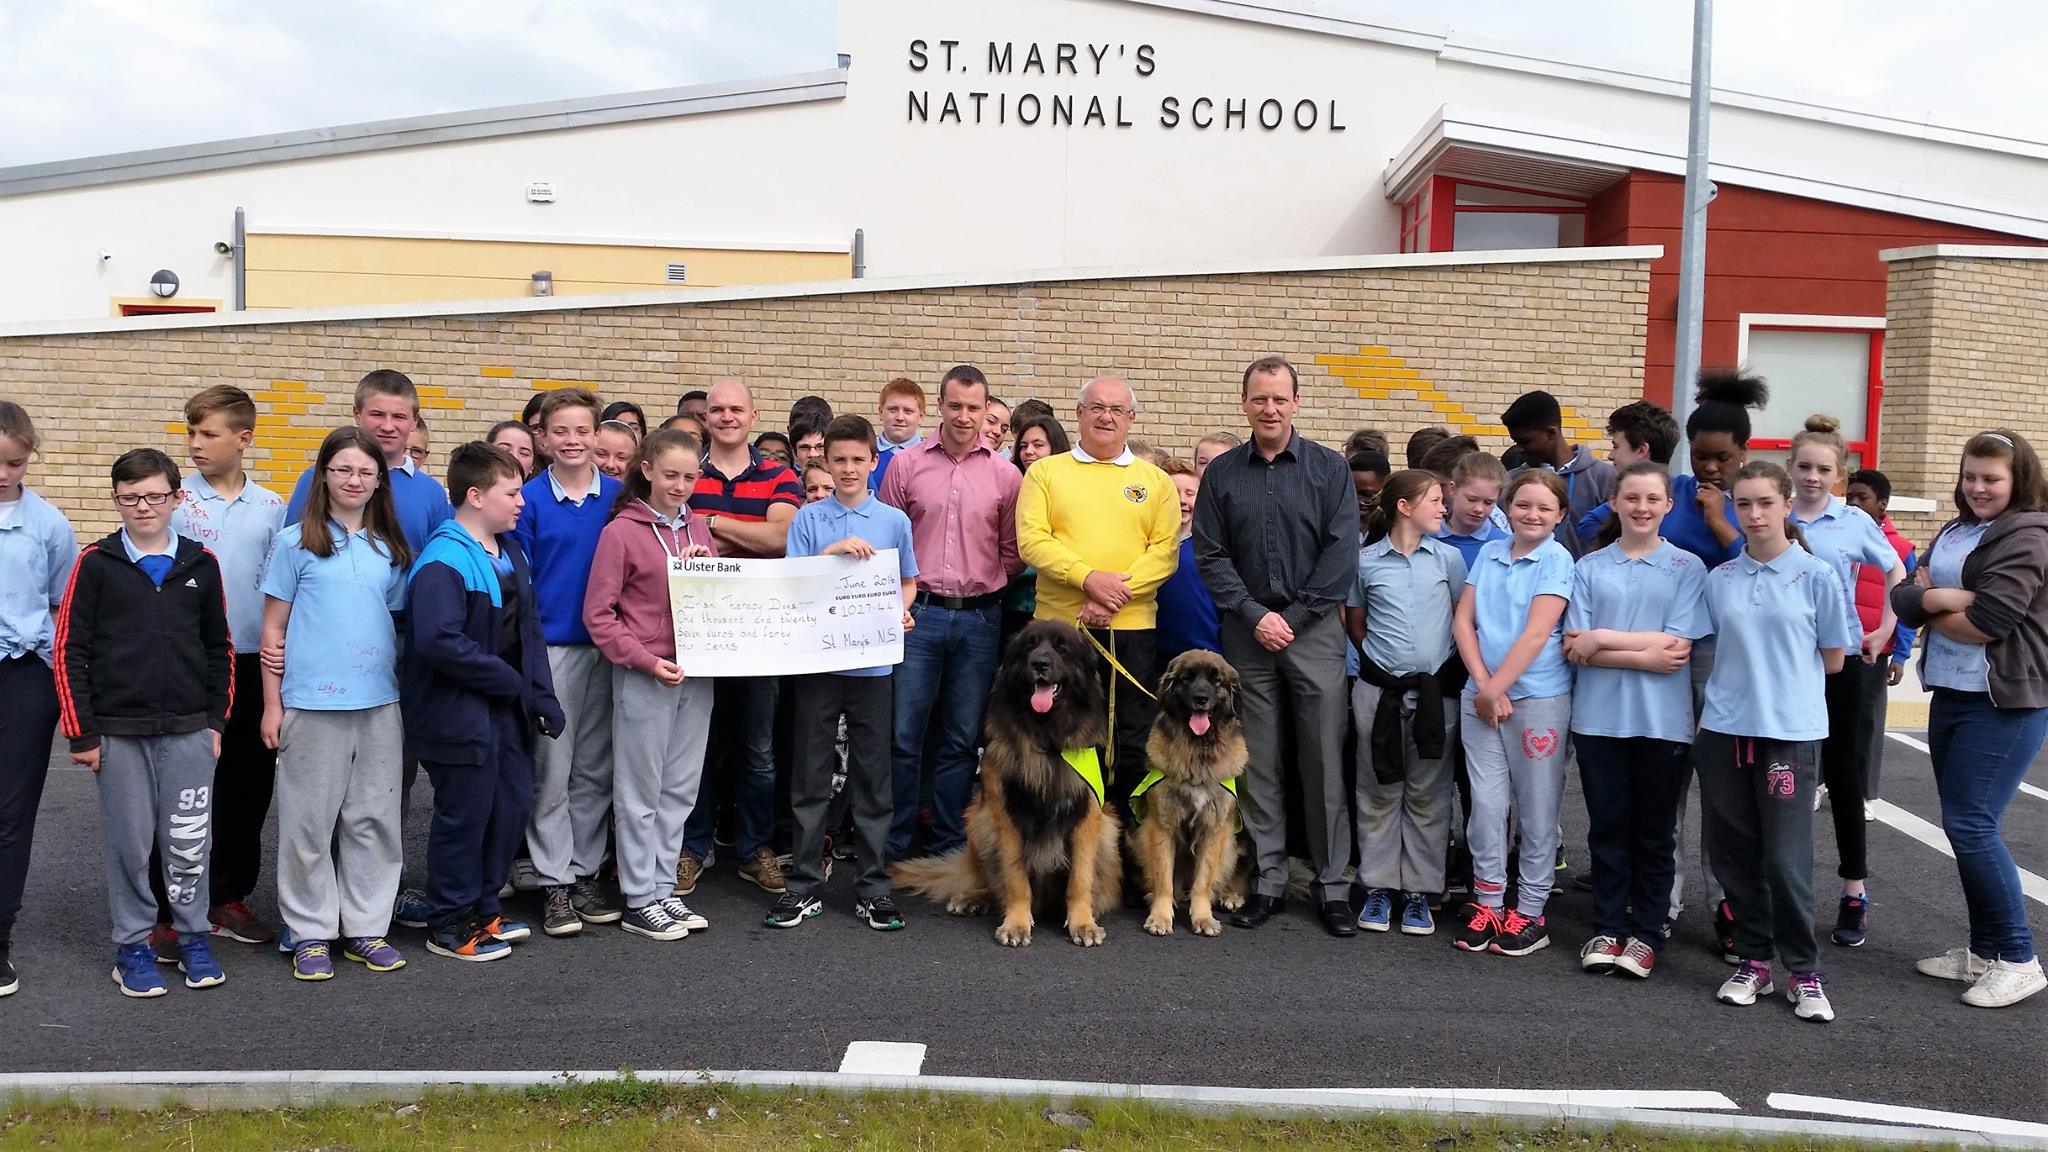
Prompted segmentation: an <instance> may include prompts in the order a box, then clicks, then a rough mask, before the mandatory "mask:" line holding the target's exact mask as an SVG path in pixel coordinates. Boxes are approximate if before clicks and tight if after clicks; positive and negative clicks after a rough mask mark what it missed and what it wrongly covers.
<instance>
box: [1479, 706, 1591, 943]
mask: <svg viewBox="0 0 2048 1152" xmlns="http://www.w3.org/2000/svg"><path fill="white" fill-rule="evenodd" d="M1475 699H1477V698H1476V697H1475V696H1473V695H1472V694H1471V693H1469V692H1468V693H1466V694H1465V695H1464V696H1463V697H1461V698H1460V699H1459V702H1458V714H1459V717H1460V720H1459V736H1460V738H1462V739H1463V740H1464V742H1465V771H1466V773H1467V774H1468V775H1470V776H1471V777H1472V813H1471V819H1470V821H1469V822H1468V823H1467V824H1466V826H1465V839H1466V840H1467V842H1469V843H1470V844H1471V845H1472V899H1473V901H1474V902H1475V903H1479V904H1485V905H1487V906H1489V907H1493V908H1498V907H1500V906H1501V901H1502V897H1503V895H1504V894H1505V892H1506V890H1507V883H1508V860H1507V852H1508V812H1509V802H1510V800H1512V801H1513V811H1514V815H1515V820H1516V823H1517V826H1518V827H1519V828H1520V830H1521V834H1522V849H1521V855H1520V858H1519V860H1518V863H1519V866H1520V867H1519V870H1518V871H1517V873H1516V876H1517V880H1518V883H1517V884H1516V887H1515V908H1516V910H1517V911H1519V912H1521V914H1522V915H1524V916H1530V917H1535V916H1541V915H1543V906H1544V905H1545V904H1547V903H1549V901H1550V886H1551V883H1552V881H1553V880H1554V879H1555V877H1556V875H1557V871H1556V869H1557V842H1558V827H1557V809H1558V805H1559V804H1561V803H1563V801H1564V776H1565V760H1566V755H1565V749H1566V747H1567V746H1568V745H1569V744H1570V740H1571V737H1570V732H1571V725H1572V698H1571V694H1570V693H1565V694H1564V695H1562V696H1532V697H1529V698H1528V699H1526V700H1516V701H1514V705H1515V711H1514V714H1513V715H1512V716H1509V717H1508V718H1507V720H1506V721H1505V722H1503V723H1502V724H1501V726H1500V727H1498V728H1495V727H1493V726H1491V725H1489V724H1487V723H1486V721H1484V720H1481V719H1480V718H1479V712H1478V710H1477V709H1476V708H1474V707H1473V701H1474V700H1475Z"/></svg>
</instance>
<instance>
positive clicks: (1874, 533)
mask: <svg viewBox="0 0 2048 1152" xmlns="http://www.w3.org/2000/svg"><path fill="white" fill-rule="evenodd" d="M1792 522H1793V523H1794V524H1797V525H1799V531H1800V532H1801V533H1802V534H1803V535H1804V536H1805V537H1806V550H1807V551H1809V552H1811V553H1813V554H1814V555H1815V556H1816V557H1818V558H1819V559H1820V560H1821V561H1822V562H1823V563H1825V564H1827V566H1828V567H1830V568H1833V569H1834V570H1835V579H1837V580H1839V581H1840V582H1841V585H1842V599H1843V600H1844V601H1845V602H1846V604H1847V609H1848V620H1849V631H1850V633H1851V634H1853V635H1854V636H1855V637H1856V639H1855V641H1854V642H1852V643H1851V644H1850V645H1849V647H1851V648H1858V647H1861V646H1862V644H1863V622H1862V621H1861V620H1859V619H1858V618H1857V616H1856V566H1857V565H1858V564H1875V565H1877V569H1878V571H1880V572H1889V571H1890V570H1891V568H1892V566H1893V565H1895V564H1897V563H1899V554H1898V553H1897V552H1896V551H1894V550H1893V549H1892V545H1891V541H1889V540H1886V539H1885V538H1884V529H1882V528H1879V527H1878V526H1877V521H1875V520H1872V519H1871V518H1870V514H1869V513H1867V512H1865V511H1864V510H1863V509H1861V508H1857V507H1854V506H1852V505H1851V504H1850V503H1849V502H1848V501H1847V500H1844V499H1842V498H1841V497H1840V496H1830V497H1828V506H1827V507H1826V508H1823V509H1821V512H1820V515H1818V516H1815V517H1814V518H1813V519H1811V520H1803V519H1801V518H1800V516H1799V513H1798V512H1797V511H1794V512H1793V513H1792Z"/></svg>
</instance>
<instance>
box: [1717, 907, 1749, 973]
mask: <svg viewBox="0 0 2048 1152" xmlns="http://www.w3.org/2000/svg"><path fill="white" fill-rule="evenodd" d="M1714 940H1715V942H1716V943H1718V944H1719V945H1720V946H1721V959H1722V960H1724V961H1726V962H1728V963H1730V964H1740V963H1742V957H1740V956H1737V955H1736V954H1735V910H1734V909H1733V908H1730V907H1729V906H1728V902H1727V901H1726V900H1723V901H1721V906H1720V907H1719V908H1716V909H1714Z"/></svg>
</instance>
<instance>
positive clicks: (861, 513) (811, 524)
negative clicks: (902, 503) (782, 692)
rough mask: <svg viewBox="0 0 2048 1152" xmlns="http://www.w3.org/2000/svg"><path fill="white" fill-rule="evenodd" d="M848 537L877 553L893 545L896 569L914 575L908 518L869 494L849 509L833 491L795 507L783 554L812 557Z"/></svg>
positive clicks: (868, 671) (852, 672)
mask: <svg viewBox="0 0 2048 1152" xmlns="http://www.w3.org/2000/svg"><path fill="white" fill-rule="evenodd" d="M851 536H858V537H860V538H861V539H862V540H865V541H867V542H868V543H870V544H872V545H874V546H875V551H877V552H880V551H882V550H883V549H885V548H894V549H895V550H896V569H897V572H898V573H899V574H900V575H901V576H902V578H903V579H905V580H914V579H916V578H917V552H916V550H915V549H913V548H912V547H911V543H910V517H908V516H905V515H904V514H903V512H902V510H901V509H898V508H895V507H892V506H890V505H888V504H884V503H882V501H881V499H880V498H878V497H876V496H874V495H872V494H870V495H868V496H867V497H866V498H864V499H862V500H861V502H860V503H858V504H856V505H854V506H853V507H851V508H849V507H847V506H846V505H845V504H843V503H841V502H840V500H839V496H838V494H837V493H835V494H833V495H831V496H828V497H826V498H825V499H823V500H820V501H818V502H817V503H816V504H806V505H804V506H803V507H802V508H799V509H797V512H796V515H795V516H794V517H793V518H791V520H790V522H789V546H788V549H787V552H786V554H787V555H788V556H789V557H790V558H791V559H795V558H796V557H799V556H816V555H817V554H818V553H820V552H823V551H824V550H825V549H827V548H830V547H831V546H832V545H834V544H837V543H839V542H840V541H841V540H845V539H847V538H848V537H851ZM894 670H895V665H893V664H878V665H876V666H875V667H873V668H850V669H847V670H846V671H844V672H838V673H835V675H839V676H887V675H888V674H889V673H890V672H892V671H894Z"/></svg>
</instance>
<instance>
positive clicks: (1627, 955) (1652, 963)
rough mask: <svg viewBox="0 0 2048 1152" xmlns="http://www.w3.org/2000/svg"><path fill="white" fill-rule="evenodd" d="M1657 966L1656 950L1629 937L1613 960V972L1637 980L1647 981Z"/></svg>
mask: <svg viewBox="0 0 2048 1152" xmlns="http://www.w3.org/2000/svg"><path fill="white" fill-rule="evenodd" d="M1656 966H1657V950H1656V949H1655V948H1652V947H1650V946H1649V945H1648V944H1645V943H1643V942H1642V941H1641V940H1638V939H1636V938H1635V937H1633V936H1631V937H1629V938H1628V943H1627V944H1626V945H1625V946H1623V948H1622V950H1621V955H1619V956H1616V957H1615V958H1614V970H1615V971H1617V972H1626V973H1628V974H1629V975H1631V976H1634V977H1635V978H1636V979H1638V980H1648V979H1649V978H1650V971H1651V969H1653V968H1655V967H1656Z"/></svg>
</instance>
